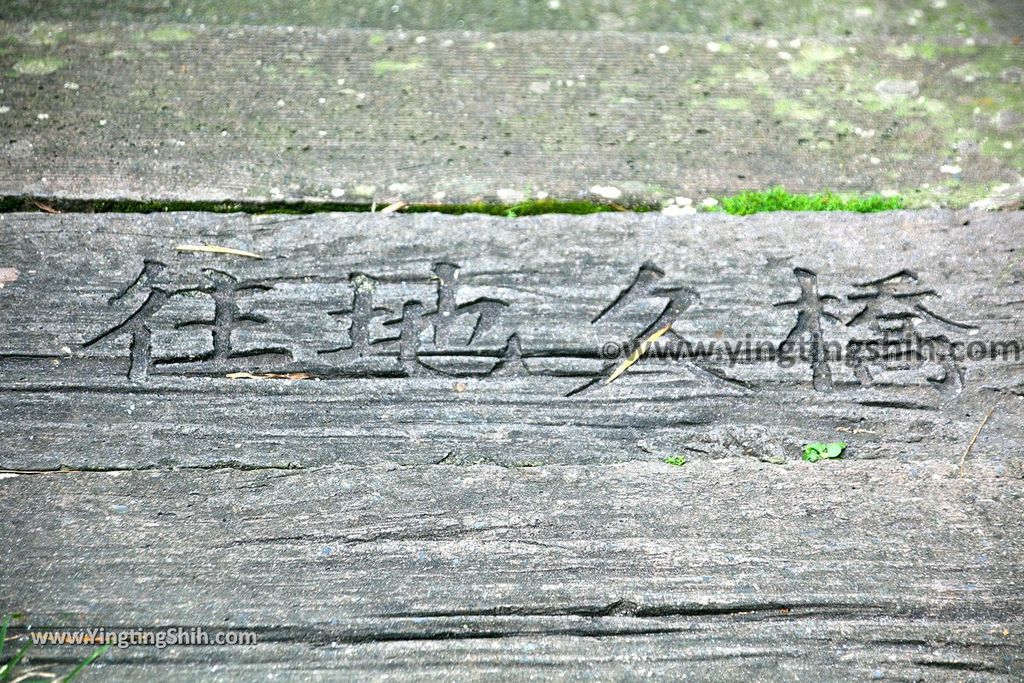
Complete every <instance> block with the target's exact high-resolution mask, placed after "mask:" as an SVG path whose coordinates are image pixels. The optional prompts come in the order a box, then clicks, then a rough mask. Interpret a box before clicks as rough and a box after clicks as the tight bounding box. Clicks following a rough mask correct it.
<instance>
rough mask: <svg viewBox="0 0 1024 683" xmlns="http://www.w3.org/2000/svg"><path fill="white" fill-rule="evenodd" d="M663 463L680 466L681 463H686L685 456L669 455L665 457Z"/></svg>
mask: <svg viewBox="0 0 1024 683" xmlns="http://www.w3.org/2000/svg"><path fill="white" fill-rule="evenodd" d="M665 463H666V464H668V465H675V466H676V467H682V466H683V465H685V464H686V456H685V455H673V456H671V457H668V458H665Z"/></svg>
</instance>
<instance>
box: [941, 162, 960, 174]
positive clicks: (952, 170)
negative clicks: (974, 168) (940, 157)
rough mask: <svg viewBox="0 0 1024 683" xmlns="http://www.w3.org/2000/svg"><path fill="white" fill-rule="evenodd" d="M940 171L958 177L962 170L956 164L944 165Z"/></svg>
mask: <svg viewBox="0 0 1024 683" xmlns="http://www.w3.org/2000/svg"><path fill="white" fill-rule="evenodd" d="M939 170H940V171H942V172H943V173H948V174H949V175H956V174H958V173H960V171H961V170H962V169H961V168H960V167H959V166H957V165H955V164H943V165H942V166H940V167H939Z"/></svg>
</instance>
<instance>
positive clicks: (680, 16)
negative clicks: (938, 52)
mask: <svg viewBox="0 0 1024 683" xmlns="http://www.w3.org/2000/svg"><path fill="white" fill-rule="evenodd" d="M0 18H9V19H20V20H23V21H33V22H40V23H42V24H43V25H42V26H41V27H40V28H39V30H40V31H45V30H46V29H48V28H51V29H52V27H50V26H47V24H46V23H44V22H54V21H76V22H77V21H103V22H110V21H121V22H128V23H145V24H156V25H160V24H168V23H189V24H229V25H232V24H234V25H237V24H241V25H266V26H316V27H320V28H326V27H336V28H340V27H344V28H378V29H390V30H403V29H405V30H424V29H426V30H463V29H465V30H470V31H536V30H548V29H557V30H572V31H588V30H590V31H593V30H603V31H681V32H685V33H706V34H710V35H721V36H732V35H736V34H743V33H751V32H754V33H759V32H773V31H774V32H777V33H779V34H781V35H782V36H791V35H810V34H813V35H819V36H849V35H894V36H909V37H925V38H929V37H936V36H950V35H962V34H966V35H975V34H982V35H990V34H993V33H995V34H1001V35H1005V36H1014V35H1017V34H1019V33H1021V32H1024V13H1022V12H1021V11H1020V5H1019V3H1016V2H1014V0H977V1H975V2H957V1H955V0H954V1H952V2H950V1H948V0H946V1H944V2H935V1H934V0H877V1H876V2H872V3H871V4H870V5H861V6H837V5H836V4H835V3H830V2H820V1H817V0H795V1H793V2H781V1H779V0H746V1H745V2H743V1H741V0H723V1H722V2H716V3H714V4H707V3H696V2H685V3H684V2H676V1H674V0H624V1H623V0H619V1H612V0H577V1H574V2H561V1H560V0H554V1H552V0H514V1H512V2H509V1H507V0H506V1H504V2H501V1H499V0H454V1H453V0H415V1H414V2H347V1H345V0H330V1H326V0H321V1H319V2H310V3H294V2H287V1H286V0H269V1H265V2H250V1H247V0H191V1H190V2H168V1H167V0H132V1H131V2H126V1H125V0H107V1H106V2H104V1H102V0H79V1H78V2H75V3H66V2H59V1H54V0H8V2H5V3H4V6H3V7H0ZM1015 32H1016V33H1015Z"/></svg>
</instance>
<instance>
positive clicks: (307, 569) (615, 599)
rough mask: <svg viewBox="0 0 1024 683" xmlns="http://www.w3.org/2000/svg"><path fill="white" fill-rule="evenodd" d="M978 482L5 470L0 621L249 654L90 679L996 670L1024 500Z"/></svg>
mask: <svg viewBox="0 0 1024 683" xmlns="http://www.w3.org/2000/svg"><path fill="white" fill-rule="evenodd" d="M980 472H981V473H982V474H984V476H983V477H980V478H972V479H968V480H961V479H959V478H958V477H957V474H956V468H955V466H950V465H948V464H945V463H937V462H931V463H919V464H917V465H914V466H907V465H905V464H899V463H892V462H881V463H880V462H853V461H851V462H845V463H843V462H835V463H825V465H824V466H821V465H817V466H814V465H810V464H807V463H803V464H799V465H791V466H789V467H778V466H774V465H768V464H764V463H752V462H721V461H719V462H706V463H697V464H695V465H687V466H686V467H683V468H678V467H670V466H668V465H664V464H654V463H649V464H645V463H630V464H623V465H612V466H608V467H581V466H551V467H541V468H498V467H494V466H472V467H455V466H427V467H356V468H352V467H326V468H320V469H316V470H310V471H303V472H271V471H260V472H239V471H234V470H230V471H222V472H181V471H162V472H130V473H120V474H118V475H117V476H113V475H111V474H109V473H67V474H48V475H36V476H21V477H16V478H13V479H3V480H0V490H2V492H3V495H4V499H5V500H6V501H8V503H7V514H5V515H4V516H3V517H2V519H0V533H2V534H3V537H4V538H5V539H6V541H7V543H8V547H9V548H11V549H13V550H14V552H11V553H9V554H8V558H7V559H6V560H5V562H4V563H3V564H2V565H0V577H2V581H0V586H2V588H0V605H2V606H3V607H4V608H5V609H6V608H12V609H16V610H18V611H22V612H25V613H27V614H28V615H29V619H30V621H31V623H32V624H33V625H34V626H35V627H42V626H64V627H73V626H78V625H84V626H89V625H92V626H95V625H104V626H107V627H108V628H114V627H121V628H128V627H145V628H156V627H161V626H186V627H192V626H204V627H207V628H209V629H217V628H230V629H241V630H251V631H253V632H255V633H257V634H258V635H259V637H260V639H261V643H260V644H259V645H257V646H249V647H244V648H226V647H225V648H198V647H194V648H188V647H177V648H168V649H166V650H163V651H155V650H154V649H153V648H144V647H135V648H130V649H127V650H123V651H121V650H118V651H115V652H113V653H112V654H111V655H109V656H108V657H107V658H106V659H105V662H106V663H105V664H104V665H103V666H102V667H98V668H96V669H94V670H92V671H91V672H89V673H90V674H91V676H92V677H91V678H90V679H89V680H137V679H138V678H139V677H145V678H147V679H148V680H180V678H181V676H182V675H188V673H189V672H193V673H195V672H204V673H203V674H202V676H201V677H202V678H204V679H214V680H251V679H252V678H254V677H259V678H264V677H269V676H270V675H271V674H275V675H277V676H279V677H280V678H282V679H284V680H309V679H313V680H326V679H330V678H338V677H345V678H352V679H355V678H358V679H361V680H364V679H374V680H382V679H385V678H389V677H400V678H402V679H403V680H404V679H409V680H417V679H420V680H422V679H431V678H439V677H449V676H456V677H459V678H462V679H474V680H475V679H484V678H489V677H494V676H497V677H499V678H507V679H513V680H532V679H548V678H550V677H551V676H559V677H563V678H567V679H573V680H576V679H583V678H593V677H597V678H601V679H602V680H607V679H636V678H641V677H655V678H661V679H666V680H678V679H679V678H681V677H684V676H687V675H688V676H692V677H696V678H717V679H730V680H739V679H747V680H749V679H758V680H795V679H798V678H800V679H807V678H811V679H814V680H830V681H831V680H836V681H839V680H851V679H859V680H862V679H870V678H873V677H874V678H879V677H884V679H886V680H920V679H924V680H965V679H969V680H1014V679H1017V678H1019V677H1020V675H1021V661H1020V651H1021V646H1022V644H1024V641H1022V639H1021V633H1022V629H1024V622H1022V621H1021V609H1022V604H1021V577H1020V571H1019V565H1018V562H1019V558H1020V554H1021V552H1022V550H1024V549H1022V548H1021V545H1020V534H1019V522H1020V516H1021V514H1022V512H1024V508H1022V493H1024V491H1022V484H1021V480H1020V478H1012V479H1011V478H1000V477H997V476H995V473H994V472H993V471H992V470H991V468H988V467H983V468H981V470H980ZM82 649H84V648H67V647H65V648H58V647H52V648H49V649H41V650H39V654H38V655H37V659H36V661H35V663H36V664H39V665H47V666H51V667H52V666H53V665H54V664H55V663H59V662H69V661H70V660H71V659H73V658H74V657H75V656H77V654H78V651H79V650H82ZM83 680H86V679H85V678H83Z"/></svg>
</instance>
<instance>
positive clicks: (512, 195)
mask: <svg viewBox="0 0 1024 683" xmlns="http://www.w3.org/2000/svg"><path fill="white" fill-rule="evenodd" d="M497 195H498V199H500V200H501V201H503V202H505V203H506V204H518V203H519V202H521V201H523V200H524V199H526V195H525V194H523V193H522V192H520V191H519V190H512V189H509V188H507V187H505V188H502V189H500V190H498V192H497Z"/></svg>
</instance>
